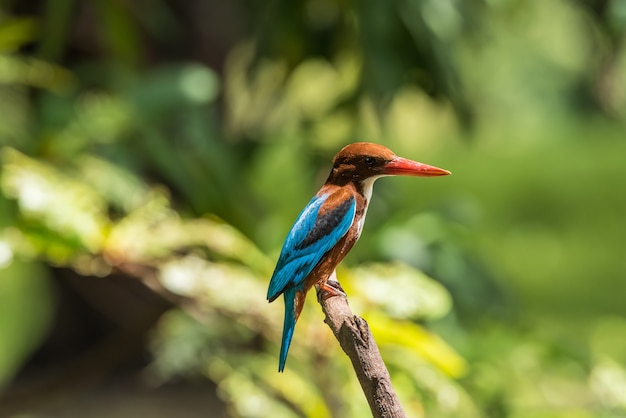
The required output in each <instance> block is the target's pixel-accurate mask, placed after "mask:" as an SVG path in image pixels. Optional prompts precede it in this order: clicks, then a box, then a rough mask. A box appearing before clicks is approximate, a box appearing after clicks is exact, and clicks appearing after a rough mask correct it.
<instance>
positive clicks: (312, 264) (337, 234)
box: [267, 142, 450, 372]
mask: <svg viewBox="0 0 626 418" xmlns="http://www.w3.org/2000/svg"><path fill="white" fill-rule="evenodd" d="M448 174H450V172H449V171H447V170H444V169H442V168H437V167H433V166H430V165H426V164H422V163H418V162H416V161H411V160H407V159H406V158H401V157H398V156H396V155H395V154H394V153H393V152H391V151H390V150H389V149H387V148H386V147H384V146H382V145H378V144H372V143H368V142H357V143H354V144H350V145H348V146H346V147H344V148H343V149H342V150H341V151H339V153H338V154H337V155H335V158H334V159H333V168H332V170H331V172H330V175H329V176H328V179H327V180H326V183H324V185H323V186H322V188H321V189H320V190H319V191H318V192H317V194H316V195H315V196H314V197H313V199H311V201H310V202H309V203H308V204H307V205H306V207H305V208H304V209H303V210H302V212H301V213H300V215H299V216H298V219H296V221H295V223H294V224H293V226H292V227H291V231H289V234H288V235H287V238H286V239H285V243H284V244H283V248H282V250H281V253H280V257H279V258H278V262H277V264H276V269H275V270H274V274H273V275H272V279H271V280H270V284H269V288H268V290H267V299H268V301H270V302H272V301H274V300H275V299H276V298H277V297H278V296H280V295H281V294H283V296H284V299H285V321H284V324H283V337H282V341H281V347H280V358H279V363H278V371H279V372H282V371H283V369H284V368H285V361H286V360H287V352H288V351H289V345H290V344H291V338H292V337H293V331H294V328H295V326H296V321H297V320H298V316H300V312H302V307H303V306H304V300H305V298H306V294H307V292H308V291H309V289H311V287H313V286H314V285H317V286H319V287H320V288H321V289H323V290H325V291H326V292H327V295H329V296H333V295H340V294H342V292H341V290H339V289H340V288H339V289H338V288H336V287H333V285H331V284H329V283H327V282H328V278H329V277H330V276H331V274H332V273H333V271H334V270H335V268H336V267H337V265H338V264H339V263H340V262H341V260H343V258H344V257H345V256H346V254H347V253H348V251H350V249H351V248H352V246H353V245H354V244H355V243H356V241H357V240H358V239H359V236H360V235H361V231H362V230H363V223H364V222H365V214H366V213H367V206H368V204H369V201H370V199H371V197H372V187H373V185H374V181H376V179H378V178H380V177H384V176H418V177H434V176H446V175H448Z"/></svg>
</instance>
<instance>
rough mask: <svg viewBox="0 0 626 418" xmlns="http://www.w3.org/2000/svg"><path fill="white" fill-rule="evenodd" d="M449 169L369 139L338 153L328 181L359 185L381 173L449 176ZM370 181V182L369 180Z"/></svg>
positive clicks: (380, 175)
mask: <svg viewBox="0 0 626 418" xmlns="http://www.w3.org/2000/svg"><path fill="white" fill-rule="evenodd" d="M449 174H450V172H449V171H448V170H444V169H442V168H437V167H433V166H430V165H427V164H422V163H418V162H416V161H411V160H407V159H406V158H402V157H398V156H397V155H396V154H394V153H393V152H391V150H390V149H389V148H387V147H384V146H382V145H379V144H372V143H370V142H355V143H354V144H350V145H348V146H346V147H344V148H343V149H342V150H341V151H339V152H338V153H337V155H335V158H334V159H333V168H332V170H331V172H330V175H329V176H328V180H326V182H327V183H332V184H336V185H339V186H343V185H345V184H347V183H349V182H354V183H357V184H359V185H361V184H363V182H365V181H366V180H368V179H371V182H372V183H373V180H375V179H377V178H378V177H382V176H418V177H434V176H447V175H449ZM368 183H370V182H368Z"/></svg>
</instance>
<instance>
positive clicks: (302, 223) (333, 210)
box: [267, 191, 356, 302]
mask: <svg viewBox="0 0 626 418" xmlns="http://www.w3.org/2000/svg"><path fill="white" fill-rule="evenodd" d="M336 193H341V191H339V192H336ZM346 194H347V193H346ZM329 196H331V194H324V195H321V196H315V197H314V198H313V199H311V201H310V202H309V203H308V204H307V205H306V207H305V208H304V209H303V210H302V212H301V213H300V215H299V216H298V219H297V220H296V222H295V223H294V224H293V226H292V227H291V231H289V234H288V235H287V238H286V239H285V243H284V244H283V249H282V251H281V253H280V257H279V258H278V263H277V264H276V269H275V270H274V274H273V275H272V279H271V280H270V285H269V288H268V290H267V299H269V301H270V302H271V301H273V300H274V299H276V298H277V297H278V296H279V295H280V294H281V293H282V292H283V291H284V290H285V288H287V287H288V286H298V285H301V284H303V283H304V279H305V278H306V276H308V275H309V273H310V272H311V271H312V270H313V269H314V268H315V266H316V265H317V263H319V262H320V260H321V259H322V257H323V256H324V254H326V253H327V252H328V251H330V250H331V249H332V248H333V247H334V246H335V244H337V242H339V240H340V239H341V238H342V237H343V236H344V235H345V234H346V232H348V230H349V229H350V226H351V225H352V221H353V220H354V214H355V212H356V200H355V198H354V196H352V195H350V194H347V196H346V197H345V198H344V199H335V197H336V196H333V199H330V200H331V201H339V204H337V205H335V206H334V207H323V208H322V206H323V205H324V203H325V202H326V201H327V200H328V198H329ZM320 209H322V210H320Z"/></svg>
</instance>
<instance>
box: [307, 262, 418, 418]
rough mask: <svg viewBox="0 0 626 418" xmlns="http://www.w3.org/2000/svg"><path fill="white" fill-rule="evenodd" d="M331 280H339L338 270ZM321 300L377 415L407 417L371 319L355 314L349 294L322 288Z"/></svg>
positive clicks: (332, 328)
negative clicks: (330, 292) (377, 343)
mask: <svg viewBox="0 0 626 418" xmlns="http://www.w3.org/2000/svg"><path fill="white" fill-rule="evenodd" d="M330 280H331V281H336V280H337V276H336V274H335V272H333V274H332V275H331V277H330ZM317 300H318V302H319V303H320V305H321V306H322V311H324V315H326V318H325V319H324V322H326V323H327V324H328V326H329V327H330V329H331V330H332V331H333V334H335V337H336V338H337V341H339V344H340V345H341V348H342V349H343V351H344V352H345V353H346V354H347V355H348V357H350V360H351V361H352V367H354V371H355V372H356V375H357V378H358V379H359V383H360V384H361V387H362V388H363V392H364V393H365V397H366V398H367V402H368V403H369V406H370V409H371V411H372V414H373V416H374V418H403V417H406V414H405V413H404V410H403V409H402V405H400V401H399V400H398V396H397V395H396V393H395V391H394V390H393V386H392V385H391V379H390V377H389V372H388V371H387V367H386V366H385V363H384V362H383V359H382V357H381V356H380V352H379V351H378V346H377V345H376V341H374V337H373V336H372V333H371V332H370V329H369V326H368V325H367V322H365V320H364V319H363V318H361V317H359V316H356V315H354V314H353V313H352V311H351V310H350V306H349V305H348V299H347V297H346V296H345V295H339V296H334V295H329V294H328V293H327V292H326V291H325V290H323V289H318V292H317Z"/></svg>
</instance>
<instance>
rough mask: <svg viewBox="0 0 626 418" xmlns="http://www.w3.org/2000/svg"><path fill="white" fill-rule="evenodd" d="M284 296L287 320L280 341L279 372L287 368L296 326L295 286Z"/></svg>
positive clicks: (286, 290) (286, 291)
mask: <svg viewBox="0 0 626 418" xmlns="http://www.w3.org/2000/svg"><path fill="white" fill-rule="evenodd" d="M283 296H284V298H285V322H283V339H282V341H281V343H280V358H279V363H278V371H279V372H282V371H283V370H284V368H285V362H286V361H287V353H288V352H289V346H290V345H291V338H292V337H293V330H294V329H295V328H296V290H295V289H294V288H288V289H285V293H284V294H283Z"/></svg>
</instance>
